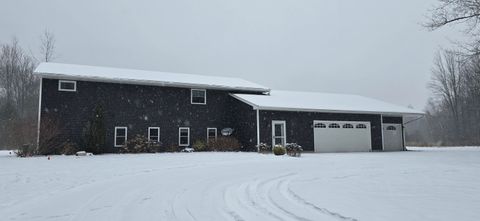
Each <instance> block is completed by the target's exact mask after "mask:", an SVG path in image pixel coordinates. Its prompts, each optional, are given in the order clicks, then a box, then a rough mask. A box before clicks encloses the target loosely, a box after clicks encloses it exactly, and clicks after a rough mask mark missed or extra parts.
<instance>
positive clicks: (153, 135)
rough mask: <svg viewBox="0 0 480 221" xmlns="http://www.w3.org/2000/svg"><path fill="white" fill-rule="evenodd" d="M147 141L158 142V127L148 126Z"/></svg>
mask: <svg viewBox="0 0 480 221" xmlns="http://www.w3.org/2000/svg"><path fill="white" fill-rule="evenodd" d="M148 141H152V142H160V127H149V128H148Z"/></svg>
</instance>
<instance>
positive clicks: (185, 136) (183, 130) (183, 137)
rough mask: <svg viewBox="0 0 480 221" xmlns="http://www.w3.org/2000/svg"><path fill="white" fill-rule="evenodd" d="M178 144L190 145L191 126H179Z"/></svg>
mask: <svg viewBox="0 0 480 221" xmlns="http://www.w3.org/2000/svg"><path fill="white" fill-rule="evenodd" d="M178 145H179V146H190V128H189V127H180V128H178Z"/></svg>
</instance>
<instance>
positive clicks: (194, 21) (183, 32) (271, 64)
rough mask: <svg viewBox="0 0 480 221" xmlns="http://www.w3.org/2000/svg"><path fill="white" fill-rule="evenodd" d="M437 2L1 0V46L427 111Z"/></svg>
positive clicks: (447, 35) (443, 39) (444, 43)
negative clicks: (45, 43) (50, 49)
mask: <svg viewBox="0 0 480 221" xmlns="http://www.w3.org/2000/svg"><path fill="white" fill-rule="evenodd" d="M435 3H436V0H420V1H419V0H402V1H398V0H362V1H358V0H236V1H230V0H202V1H199V0H174V1H166V0H139V1H126V0H103V1H99V0H82V1H67V0H42V1H31V0H2V3H1V6H2V7H0V42H7V41H10V39H11V38H12V37H13V36H16V37H17V38H18V39H19V40H20V43H21V44H22V45H23V46H24V47H26V48H29V49H30V50H31V51H32V52H33V53H38V48H39V36H40V34H41V33H42V31H43V30H44V29H46V28H47V29H49V30H51V31H52V32H53V33H54V34H55V36H56V39H57V44H56V47H57V55H58V57H57V59H56V60H55V61H56V62H62V63H74V64H86V65H101V66H113V67H121V68H136V69H146V70H158V71H170V72H181V73H192V74H208V75H221V76H235V77H241V78H244V79H247V80H250V81H254V82H257V83H260V84H263V85H265V86H269V87H271V88H272V89H286V90H303V91H322V92H339V93H354V94H360V95H365V96H370V97H374V98H378V99H381V100H384V101H388V102H391V103H396V104H399V105H404V106H406V105H409V104H411V105H413V106H414V107H415V108H417V109H423V108H424V105H425V102H426V100H427V98H428V96H429V92H428V90H427V89H426V84H427V82H428V81H429V79H430V69H431V67H432V60H433V56H434V54H435V52H436V50H437V49H438V48H439V47H450V46H451V45H452V44H451V40H455V39H456V38H457V37H458V33H457V32H456V31H457V30H453V29H442V30H440V31H436V32H428V31H427V30H425V29H424V28H422V27H421V26H420V23H422V22H424V21H425V19H426V15H427V14H428V9H429V8H431V7H432V5H433V4H435Z"/></svg>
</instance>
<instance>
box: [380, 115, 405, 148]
mask: <svg viewBox="0 0 480 221" xmlns="http://www.w3.org/2000/svg"><path fill="white" fill-rule="evenodd" d="M383 123H384V124H401V125H402V131H401V133H402V148H403V150H406V149H405V127H404V126H403V117H383Z"/></svg>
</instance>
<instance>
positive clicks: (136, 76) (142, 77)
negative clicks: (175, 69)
mask: <svg viewBox="0 0 480 221" xmlns="http://www.w3.org/2000/svg"><path fill="white" fill-rule="evenodd" d="M34 73H35V74H37V75H39V76H42V77H44V78H54V79H65V80H83V81H95V82H106V83H124V84H139V85H153V86H171V87H184V88H202V89H217V90H238V91H254V92H268V91H270V89H269V88H267V87H264V86H262V85H259V84H256V83H253V82H250V81H246V80H243V79H240V78H231V77H217V76H206V75H193V74H179V73H169V72H157V71H143V70H134V69H120V68H108V67H96V66H86V65H74V64H60V63H41V64H40V65H39V66H38V67H37V68H36V69H35V71H34Z"/></svg>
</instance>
